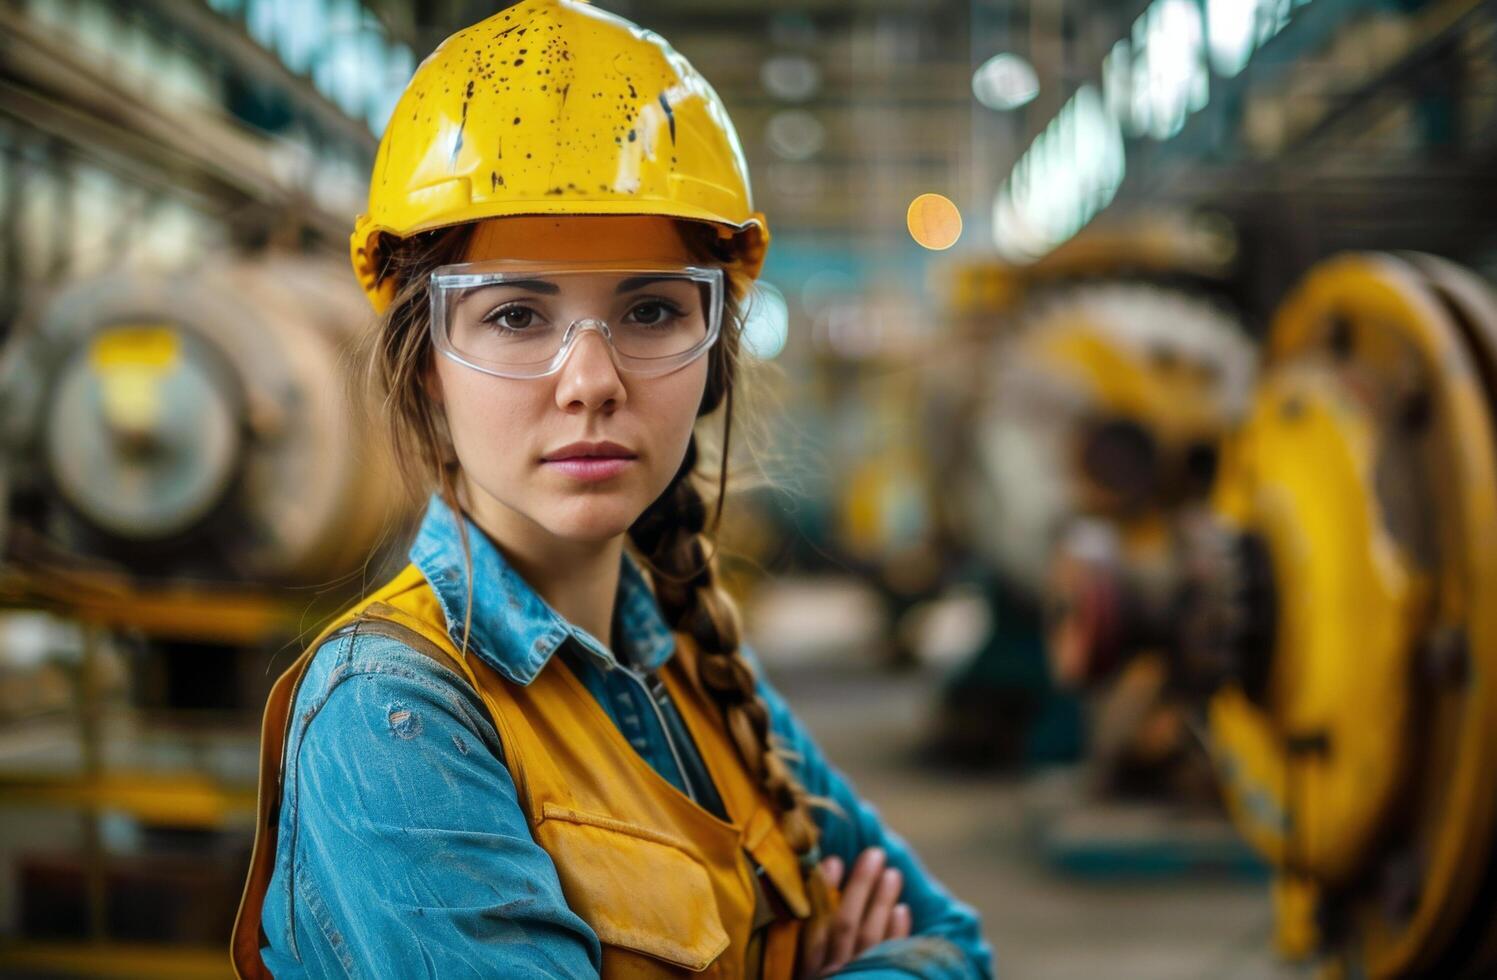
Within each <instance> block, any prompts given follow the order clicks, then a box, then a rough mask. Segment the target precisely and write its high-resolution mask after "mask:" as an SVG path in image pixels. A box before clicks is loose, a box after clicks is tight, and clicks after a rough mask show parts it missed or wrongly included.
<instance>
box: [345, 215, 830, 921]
mask: <svg viewBox="0 0 1497 980" xmlns="http://www.w3.org/2000/svg"><path fill="white" fill-rule="evenodd" d="M678 226H679V228H680V231H681V235H682V239H683V241H684V242H685V244H686V247H687V249H688V250H689V252H690V253H691V254H692V256H693V258H694V259H695V260H696V261H699V262H703V263H710V264H713V265H717V266H720V267H722V268H723V270H724V273H725V278H726V280H727V283H728V289H727V298H726V309H725V310H724V313H723V330H722V333H721V334H720V336H719V340H718V342H717V343H716V344H714V345H713V347H712V349H711V350H710V351H709V352H708V357H709V367H708V371H707V383H706V387H705V389H704V391H703V394H702V402H701V405H700V406H699V407H698V409H697V416H698V418H700V417H702V416H706V415H709V414H711V413H712V412H714V411H716V410H717V409H718V408H719V407H721V408H722V409H723V441H722V447H721V462H720V465H719V467H718V473H717V480H716V483H717V493H716V494H715V497H716V501H715V505H714V507H713V514H712V520H711V521H710V522H709V521H708V515H707V510H708V508H707V504H706V501H705V499H704V498H703V495H702V492H701V490H700V488H699V486H698V484H697V479H698V477H697V473H696V469H697V463H698V452H697V438H696V436H695V435H694V434H693V435H692V437H691V439H690V440H689V441H688V443H687V446H686V454H685V457H684V458H683V459H682V460H681V465H680V467H679V468H678V469H677V471H676V474H675V476H674V477H673V478H672V480H671V482H670V484H669V485H668V486H667V487H666V488H665V490H664V491H663V492H662V493H661V494H660V496H659V497H658V498H656V500H655V501H654V502H653V503H652V504H651V505H650V506H649V507H647V508H646V509H645V511H644V513H643V514H641V515H640V516H639V518H638V519H637V520H636V521H635V522H634V524H633V526H631V527H630V529H629V539H630V542H631V543H632V544H633V546H634V548H635V549H636V550H637V551H638V553H639V555H640V556H641V558H642V559H643V562H644V564H645V566H646V567H647V569H648V570H649V572H650V579H651V583H652V584H653V586H654V588H655V595H656V599H657V601H658V602H659V604H660V609H661V613H662V614H663V616H664V618H665V621H666V623H667V624H668V625H669V626H670V627H671V629H672V630H674V631H676V632H680V633H685V634H687V635H689V636H690V637H691V639H692V641H693V643H694V645H695V647H696V649H697V650H698V651H699V654H698V674H699V676H700V679H701V683H702V686H703V688H704V689H705V690H706V692H707V694H708V695H709V696H710V697H711V698H712V699H713V701H714V702H715V703H716V704H717V706H718V708H719V709H720V710H721V711H722V715H723V721H724V724H725V726H726V728H727V731H728V733H729V736H730V737H731V739H732V742H733V745H734V747H735V748H736V750H737V752H738V754H739V756H740V758H741V759H742V761H743V764H744V765H745V766H746V767H747V768H748V770H749V772H750V773H751V774H752V776H753V778H754V779H755V780H756V781H757V782H758V783H759V785H760V787H761V788H762V790H763V791H764V793H765V795H766V796H768V798H769V801H770V804H771V805H772V806H773V807H774V809H775V811H776V813H777V815H778V819H779V826H780V831H781V832H782V833H783V834H784V835H785V838H786V840H787V841H788V842H789V844H790V846H791V847H792V848H793V849H794V851H795V852H796V854H797V855H798V857H799V858H800V863H801V871H802V875H803V877H804V879H805V885H806V891H807V895H808V898H809V901H810V905H811V914H812V918H813V920H815V919H820V918H824V917H825V916H826V915H828V914H830V910H831V896H830V893H829V890H828V887H827V884H826V882H825V880H824V879H823V878H822V876H821V874H820V873H819V871H818V870H817V862H818V859H819V857H820V848H819V832H818V830H817V827H816V824H815V822H814V820H813V819H812V808H813V807H814V806H817V805H829V804H828V801H823V800H820V799H819V798H816V797H812V796H811V795H810V794H808V793H807V792H806V790H805V788H804V787H803V786H802V785H801V784H800V781H799V780H798V779H797V778H796V776H795V774H794V772H793V771H792V769H791V767H790V762H789V755H788V753H787V751H786V750H785V749H784V748H783V747H782V746H780V745H778V744H777V740H776V739H775V737H774V735H773V733H772V732H771V731H770V727H769V710H768V708H767V707H766V706H765V704H764V701H763V699H762V698H760V697H759V695H758V691H757V687H756V677H755V675H754V669H753V667H752V666H751V665H750V663H749V661H748V660H747V659H746V658H745V657H744V655H743V653H742V651H741V649H740V643H739V628H738V613H737V609H736V608H735V606H734V604H733V601H732V599H731V598H730V597H729V596H728V594H727V593H726V592H725V591H723V590H722V589H721V588H720V587H719V586H718V585H717V582H716V568H715V564H716V563H715V554H712V553H709V551H708V542H709V541H710V540H711V538H712V535H713V533H714V532H715V531H716V528H717V525H718V524H719V523H720V521H721V518H722V508H723V501H724V498H725V491H726V488H727V473H728V457H729V448H730V446H729V438H730V435H731V432H732V422H733V391H734V382H735V380H736V377H737V368H738V359H739V350H740V343H739V336H740V332H741V330H742V311H743V307H744V303H745V301H746V297H747V294H748V290H749V287H750V286H751V282H750V280H749V278H748V277H747V276H746V275H744V274H743V272H742V271H741V266H740V265H739V264H738V262H737V260H736V257H735V255H734V253H733V249H732V243H731V242H728V241H726V240H724V239H722V238H721V237H720V236H719V235H718V234H717V231H716V229H715V228H714V227H713V226H711V225H706V224H702V223H700V222H692V221H682V222H678ZM472 227H473V226H472V225H471V224H468V225H458V226H455V227H452V228H446V229H439V230H437V231H432V232H426V233H422V234H419V235H415V236H412V237H411V238H409V239H403V240H389V241H387V243H386V247H383V248H381V249H380V251H379V260H378V261H379V267H380V269H381V274H382V275H391V276H394V277H395V282H396V283H397V289H396V294H395V297H394V299H393V301H392V302H391V303H390V305H389V307H388V308H387V309H386V310H385V312H384V314H383V315H382V316H381V317H380V320H379V324H378V326H377V328H376V329H375V330H374V331H371V333H370V335H369V336H368V337H367V339H366V341H365V346H364V348H363V349H362V350H361V352H360V354H359V356H361V357H362V358H364V362H363V363H364V364H365V365H366V371H365V373H364V375H363V377H364V380H365V383H366V385H367V386H369V387H370V388H372V389H373V390H374V391H375V392H376V393H377V394H378V395H379V396H380V398H379V403H380V404H381V405H382V408H383V411H382V413H381V414H382V416H383V421H384V423H385V427H386V430H387V433H388V435H389V438H390V442H391V446H392V448H393V450H394V454H395V458H396V460H397V462H398V464H399V465H400V468H401V474H402V477H403V479H404V482H405V483H406V485H407V487H408V488H409V489H410V490H411V492H412V493H413V494H416V495H418V496H419V495H420V494H423V493H425V492H429V490H430V489H431V488H433V487H434V488H436V489H437V491H438V492H439V493H441V495H442V497H443V499H444V500H445V501H446V502H447V504H448V506H449V507H451V508H452V511H453V513H454V514H457V513H461V508H460V507H459V506H458V500H457V494H456V475H457V460H456V456H455V454H454V453H453V452H452V450H451V439H450V436H449V435H448V433H447V428H446V420H445V419H444V418H443V417H442V415H441V411H440V408H439V407H438V405H437V402H436V401H435V400H434V399H432V398H430V397H428V396H427V395H426V393H425V389H424V380H423V378H424V374H425V369H426V366H427V365H428V364H429V363H430V359H431V356H432V347H431V342H430V339H429V335H428V330H427V327H428V323H427V318H428V317H429V316H430V311H429V307H428V295H427V278H428V274H429V273H430V272H431V270H432V269H435V268H436V267H437V266H440V265H443V264H446V263H449V262H455V261H459V260H460V257H461V256H462V255H463V253H464V252H465V251H466V248H467V243H468V240H469V238H470V237H471V234H472ZM458 530H459V535H460V539H461V542H462V549H463V555H464V559H465V561H466V562H467V565H468V575H467V579H468V610H467V614H466V616H465V619H464V627H463V644H462V649H463V652H464V653H465V654H466V652H467V647H468V636H469V632H470V631H471V626H472V615H473V576H472V557H471V555H472V553H471V550H470V547H469V542H468V531H467V522H466V521H461V520H460V521H458Z"/></svg>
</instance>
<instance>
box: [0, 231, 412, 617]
mask: <svg viewBox="0 0 1497 980" xmlns="http://www.w3.org/2000/svg"><path fill="white" fill-rule="evenodd" d="M368 318H369V313H368V309H367V307H365V306H364V305H363V302H362V301H361V299H360V295H359V291H358V290H357V289H356V288H354V287H353V284H351V283H349V282H348V281H347V274H346V273H344V272H340V271H339V270H338V269H337V266H336V264H334V263H330V262H328V261H326V260H318V259H314V258H310V257H301V256H285V257H275V256H271V257H267V258H262V259H256V260H242V261H229V262H221V263H215V264H210V265H208V266H205V267H204V268H201V269H199V270H196V271H193V272H191V273H186V274H176V275H153V274H146V273H128V274H127V273H119V274H113V275H110V276H106V277H103V278H100V279H93V280H86V281H80V282H78V283H75V284H73V285H71V286H70V287H68V288H67V289H66V290H63V291H61V292H60V293H58V294H57V295H56V296H55V297H54V298H53V299H52V300H51V301H50V302H49V303H48V304H46V305H45V306H44V307H43V308H41V309H40V310H39V311H38V312H37V315H36V316H35V317H34V318H32V319H31V320H30V321H28V322H27V323H26V324H25V325H24V326H23V328H22V329H21V330H20V331H18V332H17V334H16V335H15V336H14V337H12V338H11V340H10V342H9V344H8V346H7V350H6V359H5V362H4V365H5V366H4V370H3V373H0V392H3V395H4V398H5V401H6V405H7V408H8V410H9V412H8V415H7V418H6V419H5V423H4V427H3V435H4V438H5V441H6V443H7V445H6V450H7V451H6V456H7V457H8V462H9V463H10V473H11V474H12V486H11V487H10V488H9V492H10V498H11V502H12V504H14V503H15V501H18V500H27V501H32V503H27V504H24V505H23V506H21V507H20V508H19V509H17V513H21V512H23V511H24V514H25V516H18V517H17V518H16V520H15V522H14V529H13V530H14V536H16V537H17V538H19V537H20V536H21V535H22V534H23V533H24V532H25V531H26V530H28V529H29V530H30V531H32V532H35V534H34V536H36V537H40V538H44V539H45V540H46V541H47V542H48V545H49V551H51V552H53V553H54V554H53V555H49V557H58V556H57V555H56V554H55V553H57V552H60V553H62V554H61V558H60V560H65V559H67V558H80V559H86V560H92V561H100V560H102V561H105V562H108V563H110V565H112V566H113V568H114V569H116V570H121V571H131V572H135V573H138V574H140V575H141V576H142V577H143V578H149V579H153V580H156V581H158V582H159V581H162V580H171V579H178V580H181V579H186V580H190V581H193V582H200V583H202V582H215V583H238V584H240V585H249V584H253V585H256V586H263V585H267V584H270V585H290V584H304V583H311V582H326V581H328V580H330V579H333V578H336V577H337V576H339V575H342V574H344V573H346V572H348V571H349V570H350V569H353V568H355V567H357V565H358V564H359V563H360V562H362V561H363V560H364V559H365V558H366V557H367V556H368V555H369V552H370V550H371V548H372V547H373V545H374V544H375V539H376V537H377V536H378V535H379V533H380V532H381V530H382V529H383V528H384V527H386V526H388V524H389V523H390V522H391V521H392V520H398V519H400V518H401V517H402V516H404V515H405V514H406V513H408V512H409V509H410V502H409V501H406V500H405V499H404V495H403V494H402V492H401V490H400V487H399V484H398V481H396V480H394V479H393V467H392V466H391V461H390V460H389V459H388V458H387V457H388V454H387V453H385V452H383V451H381V448H382V447H381V444H380V443H379V442H378V441H377V440H376V439H375V438H374V435H375V434H374V432H373V430H372V426H371V420H372V418H373V412H371V411H369V410H368V409H367V408H365V407H363V406H360V405H355V404H354V403H353V402H352V401H351V397H350V396H351V394H352V392H351V390H350V388H351V385H350V382H351V380H352V378H351V375H352V366H351V364H350V359H349V353H350V349H351V345H352V343H353V342H354V340H355V338H356V336H357V334H358V331H359V330H360V329H362V328H363V327H365V326H366V325H367V323H368ZM12 550H13V551H14V550H15V549H12ZM54 564H55V562H54ZM88 570H89V571H99V570H101V569H98V568H91V569H88ZM182 615H183V616H184V618H187V617H190V615H191V614H190V613H183V614H182Z"/></svg>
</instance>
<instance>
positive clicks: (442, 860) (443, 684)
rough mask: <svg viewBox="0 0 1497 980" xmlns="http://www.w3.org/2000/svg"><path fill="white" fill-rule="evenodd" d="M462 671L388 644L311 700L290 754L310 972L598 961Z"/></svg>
mask: <svg viewBox="0 0 1497 980" xmlns="http://www.w3.org/2000/svg"><path fill="white" fill-rule="evenodd" d="M410 657H412V658H421V657H422V655H420V654H416V653H411V654H410ZM434 671H435V672H437V673H433V672H434ZM442 673H450V674H451V678H450V679H447V678H444V677H443V676H441V674H442ZM454 685H457V686H456V687H455V686H454ZM465 686H466V682H465V681H462V680H461V679H460V678H458V676H457V675H456V674H455V673H451V672H450V671H445V669H444V668H442V667H440V666H439V665H434V664H429V663H428V664H426V665H425V666H424V669H423V668H422V667H421V666H418V665H417V664H414V663H410V662H407V663H406V665H405V667H404V669H402V667H401V661H400V660H399V659H398V658H397V659H395V660H393V661H392V660H389V659H385V660H384V661H383V662H382V663H381V664H380V666H379V668H378V669H376V670H366V671H363V672H359V671H350V672H349V673H347V674H346V675H345V676H343V677H342V678H341V679H339V680H337V681H336V682H335V686H333V687H332V688H331V689H330V690H329V691H328V692H327V693H326V695H325V696H323V698H322V699H321V703H320V705H317V706H315V715H314V716H313V717H312V718H311V720H310V721H309V722H308V723H307V725H306V727H305V729H304V734H303V736H302V738H301V740H300V742H299V748H298V752H297V760H296V765H295V774H296V781H297V785H296V793H295V800H296V807H297V812H296V814H295V818H294V838H293V842H292V846H293V847H294V852H293V854H292V860H293V862H294V864H293V874H292V876H291V888H292V889H293V894H294V899H293V901H292V903H291V908H292V909H293V910H294V915H295V917H296V921H295V922H294V924H293V934H294V935H295V936H296V939H297V945H298V952H299V953H300V958H301V960H302V962H303V964H304V965H305V966H306V967H307V968H308V969H309V970H310V971H311V972H312V973H313V974H314V975H326V976H338V975H348V976H360V977H400V978H410V977H441V978H443V980H449V978H459V977H495V976H534V977H596V976H597V975H598V971H599V969H600V966H601V959H602V949H601V946H600V944H599V942H598V939H597V936H596V934H595V933H594V932H593V931H592V929H591V928H590V927H589V926H588V925H587V924H586V923H585V922H584V921H583V920H582V919H580V918H579V917H578V916H577V915H576V914H575V913H573V912H572V911H571V910H570V909H569V908H568V906H567V903H566V899H565V898H564V896H563V894H562V890H561V883H560V880H559V879H558V877H557V873H556V868H555V865H554V864H553V863H552V861H551V858H550V855H548V854H547V853H546V852H545V850H543V849H542V848H541V847H540V846H539V845H538V844H536V843H535V841H534V839H533V838H532V837H531V835H530V830H529V826H528V824H527V822H526V820H525V815H524V812H523V810H522V809H521V806H520V803H519V800H518V797H517V794H516V790H515V785H514V781H513V780H512V779H511V777H510V773H509V770H508V768H507V767H506V766H505V764H504V762H503V759H502V752H501V748H500V746H499V744H498V739H497V737H496V736H495V734H494V729H493V727H492V725H491V724H490V723H489V722H488V720H487V718H482V720H480V719H479V718H477V717H475V715H476V714H477V713H478V712H481V711H482V709H481V708H478V707H477V706H476V704H475V703H470V702H469V701H468V700H465V697H464V695H463V694H460V693H457V692H459V691H460V690H461V688H462V687H465ZM281 846H286V842H285V841H282V845H281Z"/></svg>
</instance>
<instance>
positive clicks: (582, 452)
mask: <svg viewBox="0 0 1497 980" xmlns="http://www.w3.org/2000/svg"><path fill="white" fill-rule="evenodd" d="M635 459H636V457H635V454H634V453H633V452H632V451H630V450H629V449H628V448H626V447H624V446H620V445H619V444H618V443H616V442H573V443H569V444H567V445H565V446H562V447H561V448H560V449H554V450H552V451H551V452H549V453H547V454H546V455H545V456H542V457H541V463H542V464H543V465H545V466H548V467H550V468H552V469H555V470H558V471H559V472H561V473H565V474H566V475H567V476H570V477H572V478H573V479H576V480H584V481H588V482H591V481H596V480H607V479H610V478H612V477H615V476H618V475H619V474H620V473H622V472H623V471H624V470H626V469H628V468H629V467H630V466H633V465H634V462H635Z"/></svg>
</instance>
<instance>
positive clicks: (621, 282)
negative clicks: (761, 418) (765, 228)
mask: <svg viewBox="0 0 1497 980" xmlns="http://www.w3.org/2000/svg"><path fill="white" fill-rule="evenodd" d="M493 266H494V264H492V263H487V264H483V265H482V266H480V265H478V264H471V265H466V266H448V267H445V268H443V269H439V270H437V272H435V273H433V275H432V330H433V334H434V338H435V340H436V343H437V345H438V347H439V349H441V350H443V352H444V353H446V354H448V356H452V357H454V358H455V359H456V360H459V361H461V362H462V363H464V364H467V365H469V366H470V367H474V368H477V369H478V370H481V371H487V372H488V373H491V374H498V375H501V376H503V377H537V376H540V375H544V374H549V373H551V372H552V371H555V370H557V369H559V368H560V366H561V363H562V362H563V361H564V360H565V357H566V353H567V351H568V349H569V348H570V346H571V344H572V343H573V341H574V340H575V339H576V338H577V337H578V336H580V333H581V332H582V331H583V330H584V329H587V328H589V327H591V328H593V329H597V330H598V331H599V332H600V333H602V334H603V335H604V336H605V337H606V338H607V339H608V340H609V341H610V342H611V343H612V345H613V349H614V352H615V359H616V361H617V363H618V365H619V367H620V368H622V369H623V370H626V371H633V372H637V373H663V372H664V371H669V370H675V369H676V368H678V367H681V366H684V365H685V364H687V363H690V361H691V360H694V359H695V358H696V357H697V356H699V355H700V354H701V353H702V352H704V351H705V350H706V349H707V347H708V346H710V345H711V343H712V341H713V340H715V339H716V336H717V331H718V328H719V323H720V319H721V307H722V298H721V297H722V273H721V271H720V270H718V269H687V270H682V269H679V268H677V269H578V270H565V271H556V270H547V269H536V268H514V267H503V268H494V267H493Z"/></svg>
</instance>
